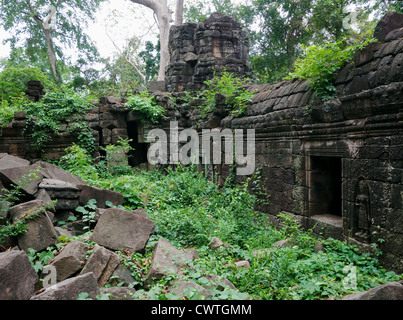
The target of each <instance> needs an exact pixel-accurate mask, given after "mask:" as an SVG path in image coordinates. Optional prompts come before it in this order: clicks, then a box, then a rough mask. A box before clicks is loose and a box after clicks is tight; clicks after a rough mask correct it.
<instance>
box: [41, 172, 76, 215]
mask: <svg viewBox="0 0 403 320" xmlns="http://www.w3.org/2000/svg"><path fill="white" fill-rule="evenodd" d="M41 189H43V190H45V191H46V192H47V194H48V195H49V197H50V198H51V199H52V200H57V202H56V205H55V208H56V210H72V211H74V210H75V209H76V208H77V207H78V206H79V197H80V189H78V188H77V187H76V185H75V184H73V183H70V182H66V181H62V180H57V179H47V178H45V179H43V180H42V182H41V183H40V184H39V190H41Z"/></svg>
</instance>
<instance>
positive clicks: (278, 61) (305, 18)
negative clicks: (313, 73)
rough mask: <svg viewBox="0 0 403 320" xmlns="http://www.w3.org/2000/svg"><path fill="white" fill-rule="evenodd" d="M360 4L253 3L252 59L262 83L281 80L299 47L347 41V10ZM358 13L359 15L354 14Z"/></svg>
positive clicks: (320, 0)
mask: <svg viewBox="0 0 403 320" xmlns="http://www.w3.org/2000/svg"><path fill="white" fill-rule="evenodd" d="M363 2H364V1H363V0H314V1H312V0H299V1H295V0H274V1H273V0H254V1H253V7H254V9H255V21H258V29H259V31H258V32H257V36H256V38H255V39H254V40H255V46H254V48H253V51H252V54H251V55H252V65H253V69H254V70H255V72H257V73H258V78H260V80H261V81H264V82H274V81H279V80H281V79H282V78H283V77H284V76H285V75H286V74H287V73H288V71H289V70H290V69H291V68H292V67H293V64H294V62H295V60H296V59H297V58H298V56H299V55H300V54H301V47H302V46H301V45H311V44H320V43H322V42H323V41H339V40H341V39H342V38H345V37H350V36H351V35H352V33H353V29H352V28H350V27H349V26H348V24H346V23H344V22H345V20H346V18H348V16H349V15H350V14H351V13H350V12H349V10H347V9H348V8H349V6H352V5H357V4H360V3H363ZM367 10H368V9H367ZM363 12H365V10H364V11H363ZM357 13H359V14H362V13H360V12H358V11H357V12H354V14H357Z"/></svg>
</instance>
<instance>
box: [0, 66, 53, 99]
mask: <svg viewBox="0 0 403 320" xmlns="http://www.w3.org/2000/svg"><path fill="white" fill-rule="evenodd" d="M29 80H37V81H40V82H41V83H42V84H43V85H44V87H45V88H50V86H51V85H52V82H51V81H50V80H49V78H48V77H47V76H46V74H45V73H43V72H42V71H41V69H39V68H38V67H25V68H15V67H8V68H5V69H4V70H3V71H2V72H0V83H1V82H8V83H12V88H13V90H14V91H15V92H19V93H22V94H23V93H25V90H27V83H28V81H29Z"/></svg>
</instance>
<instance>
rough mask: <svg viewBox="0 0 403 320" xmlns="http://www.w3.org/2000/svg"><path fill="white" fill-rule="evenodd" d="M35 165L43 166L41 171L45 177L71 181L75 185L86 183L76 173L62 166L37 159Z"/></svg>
mask: <svg viewBox="0 0 403 320" xmlns="http://www.w3.org/2000/svg"><path fill="white" fill-rule="evenodd" d="M34 165H39V166H40V167H41V173H42V175H43V177H44V178H46V179H55V180H61V181H64V182H68V183H71V184H73V185H75V186H76V185H85V184H86V183H85V181H84V180H82V179H80V178H78V177H76V176H75V175H73V174H71V173H70V172H67V171H65V170H63V169H62V168H60V167H58V166H55V165H53V164H51V163H48V162H45V161H37V162H35V163H34Z"/></svg>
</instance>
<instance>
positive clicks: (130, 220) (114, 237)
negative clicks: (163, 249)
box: [91, 208, 155, 251]
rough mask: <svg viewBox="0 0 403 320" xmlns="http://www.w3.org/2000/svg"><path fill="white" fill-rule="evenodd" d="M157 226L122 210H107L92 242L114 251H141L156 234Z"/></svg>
mask: <svg viewBox="0 0 403 320" xmlns="http://www.w3.org/2000/svg"><path fill="white" fill-rule="evenodd" d="M154 229H155V224H154V222H152V221H151V220H149V219H146V218H144V217H142V216H140V215H138V214H133V213H132V212H128V211H125V210H122V209H117V208H109V209H107V210H105V211H104V212H103V213H102V215H101V217H100V218H99V221H98V223H97V225H96V226H95V228H94V232H93V234H92V236H91V240H92V241H94V242H96V243H98V244H100V245H102V246H104V247H106V248H109V249H112V250H124V249H129V250H131V251H141V250H143V249H144V247H145V246H146V244H147V241H148V239H149V238H150V235H151V234H152V233H154Z"/></svg>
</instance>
